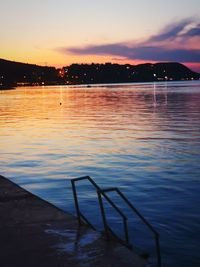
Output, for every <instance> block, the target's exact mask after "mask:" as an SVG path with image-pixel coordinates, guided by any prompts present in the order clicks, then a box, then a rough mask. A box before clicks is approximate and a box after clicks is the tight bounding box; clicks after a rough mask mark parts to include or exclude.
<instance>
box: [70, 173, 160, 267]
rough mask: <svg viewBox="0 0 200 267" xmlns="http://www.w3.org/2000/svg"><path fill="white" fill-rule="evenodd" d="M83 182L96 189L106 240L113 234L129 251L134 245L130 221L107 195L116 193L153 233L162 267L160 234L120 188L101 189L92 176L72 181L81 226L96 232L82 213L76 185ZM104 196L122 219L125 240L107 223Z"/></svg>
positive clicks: (158, 263)
mask: <svg viewBox="0 0 200 267" xmlns="http://www.w3.org/2000/svg"><path fill="white" fill-rule="evenodd" d="M81 180H88V181H89V182H90V183H91V184H92V185H93V186H94V187H95V189H96V192H97V196H98V202H99V207H100V211H101V216H102V222H103V226H104V232H105V236H106V238H107V239H109V238H110V234H111V235H112V236H114V237H115V238H117V239H118V240H119V241H120V242H121V243H123V244H124V245H125V246H127V247H128V248H129V249H131V248H132V245H131V244H130V242H129V233H128V224H127V221H128V219H127V217H126V216H125V215H124V213H123V212H122V211H121V210H120V209H119V207H117V206H116V204H115V203H114V202H113V201H112V200H111V199H110V197H109V196H108V195H107V193H109V192H116V193H117V194H118V195H119V196H120V197H121V198H122V199H123V200H124V202H125V203H126V204H127V205H128V206H129V208H130V209H131V210H132V211H133V212H134V213H135V214H136V215H137V216H138V217H139V218H140V219H141V220H142V222H143V223H144V224H145V225H146V226H147V228H148V229H149V230H150V231H151V232H152V233H153V235H154V239H155V246H156V255H157V267H161V253H160V242H159V234H158V232H157V231H156V230H155V229H154V228H153V226H152V225H151V224H150V223H149V222H148V221H147V220H146V219H145V218H144V216H143V215H142V214H141V213H140V212H139V211H138V210H137V209H136V208H135V207H134V206H133V204H132V203H131V202H130V201H129V200H128V199H127V197H126V196H125V195H124V194H123V193H122V192H121V191H120V190H119V189H118V188H106V189H101V188H100V187H99V186H98V185H97V184H96V183H95V182H94V180H93V179H92V178H91V177H90V176H83V177H79V178H74V179H71V184H72V191H73V196H74V203H75V208H76V213H77V218H78V222H79V225H81V224H82V221H84V222H85V223H87V224H88V225H89V226H90V227H91V228H93V229H94V230H96V229H95V227H94V225H92V223H90V222H89V220H88V219H87V218H86V217H85V216H84V215H83V214H82V212H81V211H80V207H79V201H78V194H77V190H76V185H75V184H76V182H78V181H81ZM102 196H103V197H104V198H105V199H106V201H107V202H108V203H109V204H110V205H111V206H112V208H114V209H115V211H116V212H117V213H118V214H119V215H120V217H121V218H122V220H123V226H124V240H123V239H121V238H120V237H119V236H117V235H116V233H115V232H114V231H113V230H112V229H111V228H110V227H109V225H108V222H107V217H106V212H105V208H104V204H103V198H102Z"/></svg>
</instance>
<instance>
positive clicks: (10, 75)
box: [0, 59, 200, 86]
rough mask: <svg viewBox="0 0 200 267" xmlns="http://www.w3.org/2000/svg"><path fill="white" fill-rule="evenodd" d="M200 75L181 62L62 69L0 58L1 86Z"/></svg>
mask: <svg viewBox="0 0 200 267" xmlns="http://www.w3.org/2000/svg"><path fill="white" fill-rule="evenodd" d="M197 79H200V74H198V73H196V72H193V71H192V70H190V69H189V68H187V67H186V66H184V65H183V64H180V63H174V62H172V63H156V64H151V63H147V64H140V65H130V64H125V65H119V64H111V63H106V64H94V63H92V64H72V65H70V66H67V67H63V68H62V69H59V70H58V69H56V68H54V67H43V66H38V65H33V64H25V63H19V62H14V61H8V60H4V59H0V85H1V86H7V85H15V86H16V85H47V84H95V83H131V82H153V81H165V80H167V81H171V80H175V81H176V80H197Z"/></svg>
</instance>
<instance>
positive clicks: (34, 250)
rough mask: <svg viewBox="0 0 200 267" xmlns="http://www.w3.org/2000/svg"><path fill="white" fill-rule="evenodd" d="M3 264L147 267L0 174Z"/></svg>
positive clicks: (13, 266) (14, 266) (0, 256)
mask: <svg viewBox="0 0 200 267" xmlns="http://www.w3.org/2000/svg"><path fill="white" fill-rule="evenodd" d="M0 266H1V267H18V266H19V267H25V266H26V267H40V266H41V267H47V266H48V267H65V266H66V267H122V266H123V267H131V266H135V267H144V266H147V262H146V261H145V260H144V259H142V258H141V257H139V256H138V255H137V254H134V253H133V252H131V251H129V250H128V249H127V248H125V247H123V246H122V245H120V244H118V243H117V242H114V241H109V242H107V241H105V240H104V239H103V238H102V237H101V235H100V234H99V233H97V232H95V231H93V230H91V229H90V228H88V227H87V226H82V227H81V228H80V227H79V226H78V224H77V220H76V218H75V217H73V216H72V215H70V214H68V213H66V212H64V211H62V210H60V209H59V208H57V207H55V206H54V205H52V204H50V203H48V202H47V201H45V200H42V199H41V198H39V197H37V196H35V195H33V194H31V193H29V192H28V191H26V190H24V189H23V188H21V187H19V186H18V185H16V184H15V183H13V182H11V181H9V180H8V179H6V178H5V177H3V176H0Z"/></svg>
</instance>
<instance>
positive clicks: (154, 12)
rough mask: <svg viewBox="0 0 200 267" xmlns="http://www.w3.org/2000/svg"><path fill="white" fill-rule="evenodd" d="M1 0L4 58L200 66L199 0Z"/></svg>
mask: <svg viewBox="0 0 200 267" xmlns="http://www.w3.org/2000/svg"><path fill="white" fill-rule="evenodd" d="M0 4H1V6H0V12H1V15H0V36H1V41H0V58H3V59H9V60H14V61H20V62H26V63H33V64H39V65H48V66H55V67H62V66H67V65H70V64H72V63H92V62H94V63H105V62H113V63H119V64H126V63H130V64H139V63H145V62H152V63H154V62H158V61H159V62H160V61H162V62H163V61H175V62H181V63H184V64H186V65H187V66H188V67H191V68H192V69H194V70H197V71H200V45H199V44H200V15H199V14H200V1H199V0H168V1H166V0H140V1H138V0H137V1H136V0H0Z"/></svg>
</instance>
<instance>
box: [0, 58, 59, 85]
mask: <svg viewBox="0 0 200 267" xmlns="http://www.w3.org/2000/svg"><path fill="white" fill-rule="evenodd" d="M57 80H58V75H57V70H56V68H54V67H42V66H37V65H33V64H25V63H20V62H14V61H9V60H4V59H0V84H2V85H16V84H22V85H23V84H27V83H28V84H29V83H30V84H34V83H35V84H37V83H38V84H42V83H55V82H57Z"/></svg>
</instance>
